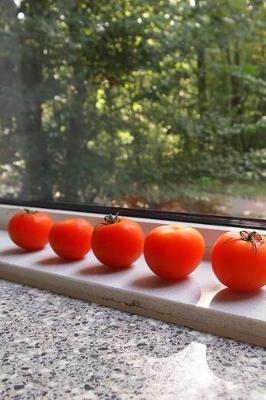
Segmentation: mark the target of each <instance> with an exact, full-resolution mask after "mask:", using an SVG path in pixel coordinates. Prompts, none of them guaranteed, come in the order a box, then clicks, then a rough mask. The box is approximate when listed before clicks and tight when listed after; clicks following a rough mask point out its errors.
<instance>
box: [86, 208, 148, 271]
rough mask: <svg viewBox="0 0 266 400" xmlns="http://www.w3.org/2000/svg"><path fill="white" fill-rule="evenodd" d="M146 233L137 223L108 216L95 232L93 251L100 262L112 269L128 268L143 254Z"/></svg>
mask: <svg viewBox="0 0 266 400" xmlns="http://www.w3.org/2000/svg"><path fill="white" fill-rule="evenodd" d="M143 243H144V233H143V231H142V229H141V227H140V226H139V224H138V223H137V222H135V221H132V220H129V219H126V218H120V217H118V215H116V216H112V215H107V216H106V217H105V218H104V221H103V222H101V223H99V224H98V225H97V226H96V227H95V228H94V231H93V235H92V250H93V252H94V254H95V256H96V257H97V258H98V260H99V261H100V262H101V263H102V264H105V265H107V266H109V267H112V268H126V267H129V266H130V265H131V264H132V263H133V262H134V261H136V260H137V259H138V258H139V256H140V255H141V253H142V250H143Z"/></svg>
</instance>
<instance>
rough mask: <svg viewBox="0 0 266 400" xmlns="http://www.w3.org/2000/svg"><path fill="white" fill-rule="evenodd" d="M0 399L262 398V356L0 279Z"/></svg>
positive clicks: (265, 355) (265, 368)
mask: <svg viewBox="0 0 266 400" xmlns="http://www.w3.org/2000/svg"><path fill="white" fill-rule="evenodd" d="M0 319H1V321H0V322H1V324H0V340H1V342H0V343H1V347H0V399H1V400H7V399H17V400H24V399H33V400H35V399H38V400H39V399H48V400H49V399H64V400H68V399H81V400H82V399H84V400H85V399H93V400H94V399H106V400H107V399H108V400H109V399H121V400H124V399H125V400H127V399H141V400H149V399H152V400H157V399H160V400H172V399H173V400H182V399H186V400H193V399H197V400H201V399H218V398H219V399H241V400H243V399H248V400H253V399H260V400H261V399H266V350H265V349H262V348H259V347H255V346H249V345H246V344H242V343H237V342H234V341H232V340H228V339H223V338H218V337H215V336H212V335H207V334H204V333H199V332H196V331H193V330H190V329H187V328H183V327H179V326H175V325H170V324H166V323H163V322H160V321H154V320H151V319H146V318H143V317H140V316H137V315H132V314H125V313H122V312H120V311H116V310H112V309H109V308H106V307H101V306H97V305H94V304H87V303H84V302H81V301H78V300H74V299H70V298H67V297H63V296H58V295H55V294H51V293H48V292H45V291H40V290H37V289H32V288H28V287H25V286H21V285H17V284H13V283H8V282H5V281H0Z"/></svg>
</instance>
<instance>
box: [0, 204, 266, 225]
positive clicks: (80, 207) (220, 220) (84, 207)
mask: <svg viewBox="0 0 266 400" xmlns="http://www.w3.org/2000/svg"><path fill="white" fill-rule="evenodd" d="M0 204H3V205H12V206H20V207H36V208H47V209H52V210H63V211H78V212H84V213H95V214H108V213H110V212H112V213H117V212H118V213H119V214H121V215H124V216H130V217H138V218H147V219H158V220H169V221H182V222H190V223H197V224H206V225H220V226H232V227H243V228H250V229H265V228H266V220H264V219H257V218H234V217H227V216H217V215H213V214H194V213H191V214H190V213H180V212H172V211H159V210H154V209H143V208H138V209H136V208H123V207H107V206H97V205H92V204H74V203H67V202H63V203H61V202H49V201H37V200H36V201H35V200H34V201H27V200H9V199H3V198H0Z"/></svg>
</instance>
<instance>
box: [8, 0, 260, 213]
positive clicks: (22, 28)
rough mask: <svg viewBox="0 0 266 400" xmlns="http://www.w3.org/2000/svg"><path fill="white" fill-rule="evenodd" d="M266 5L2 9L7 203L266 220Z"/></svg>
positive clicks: (199, 0) (193, 0)
mask: <svg viewBox="0 0 266 400" xmlns="http://www.w3.org/2000/svg"><path fill="white" fill-rule="evenodd" d="M265 21H266V6H265V2H264V1H263V0H253V1H247V0H214V1H204V0H190V1H189V0H162V1H160V0H147V1H143V0H110V1H106V0H104V1H103V0H97V1H96V0H91V1H85V0H83V1H82V0H56V1H51V0H40V1H36V0H22V1H19V0H16V1H14V0H1V2H0V197H2V198H10V199H12V198H13V199H14V198H15V199H23V200H41V201H64V202H71V203H86V204H97V205H107V206H109V205H112V206H114V205H118V206H123V207H133V208H138V207H146V208H154V209H160V210H168V211H179V212H193V213H206V214H209V213H211V214H217V215H229V216H239V217H257V218H266V79H265V78H266V75H265V71H266V61H265V60H266V35H265V29H266V25H265Z"/></svg>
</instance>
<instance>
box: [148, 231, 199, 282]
mask: <svg viewBox="0 0 266 400" xmlns="http://www.w3.org/2000/svg"><path fill="white" fill-rule="evenodd" d="M204 248H205V245H204V239H203V237H202V236H201V234H200V233H199V232H198V231H197V230H196V229H194V228H190V227H186V226H180V225H162V226H158V227H157V228H155V229H153V230H152V231H151V232H150V233H149V234H148V236H147V237H146V240H145V244H144V257H145V260H146V262H147V264H148V266H149V267H150V269H151V270H152V271H153V272H154V273H155V274H156V275H158V276H160V277H162V278H164V279H169V280H173V281H175V280H179V279H183V278H185V277H186V276H187V275H189V274H190V273H191V272H192V271H194V269H195V268H196V267H197V265H198V264H199V263H200V261H201V260H202V257H203V254H204Z"/></svg>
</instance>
